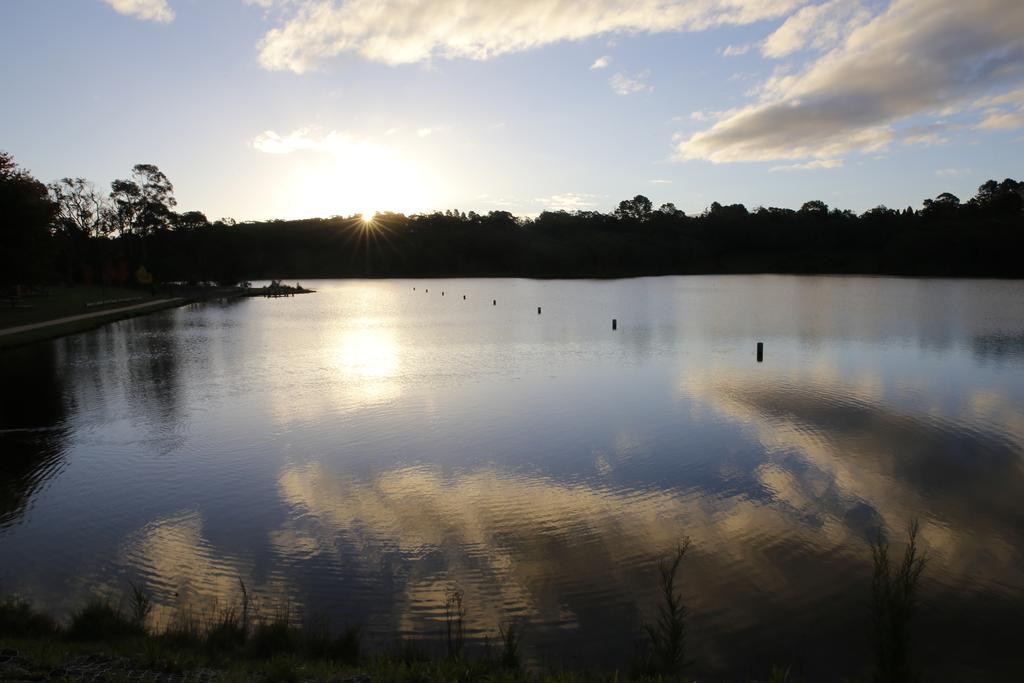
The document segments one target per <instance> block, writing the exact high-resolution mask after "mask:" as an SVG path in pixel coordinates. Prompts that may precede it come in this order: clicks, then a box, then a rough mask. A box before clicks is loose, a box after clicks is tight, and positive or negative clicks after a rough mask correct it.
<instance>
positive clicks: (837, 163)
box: [768, 159, 843, 171]
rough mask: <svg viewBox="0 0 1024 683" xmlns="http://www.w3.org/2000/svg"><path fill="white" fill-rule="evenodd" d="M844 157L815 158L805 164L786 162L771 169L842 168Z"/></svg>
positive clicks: (810, 169)
mask: <svg viewBox="0 0 1024 683" xmlns="http://www.w3.org/2000/svg"><path fill="white" fill-rule="evenodd" d="M842 167H843V160H842V159H815V160H814V161H808V162H806V163H803V164H786V165H784V166H772V167H771V168H770V169H768V170H769V171H814V170H818V169H829V168H842Z"/></svg>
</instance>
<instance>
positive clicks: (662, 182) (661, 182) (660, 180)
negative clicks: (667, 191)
mask: <svg viewBox="0 0 1024 683" xmlns="http://www.w3.org/2000/svg"><path fill="white" fill-rule="evenodd" d="M648 182H650V183H652V184H654V185H671V184H672V181H671V180H665V179H664V178H655V179H654V180H650V181H648Z"/></svg>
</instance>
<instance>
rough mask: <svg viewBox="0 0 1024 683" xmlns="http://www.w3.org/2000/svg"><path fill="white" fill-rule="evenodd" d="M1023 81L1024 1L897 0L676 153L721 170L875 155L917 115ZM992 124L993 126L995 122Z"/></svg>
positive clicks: (774, 79) (778, 77) (775, 78)
mask: <svg viewBox="0 0 1024 683" xmlns="http://www.w3.org/2000/svg"><path fill="white" fill-rule="evenodd" d="M1022 80H1024V2H1021V1H1020V0H971V2H949V1H948V0H893V2H892V3H891V4H890V5H889V7H888V8H887V9H886V10H885V11H884V12H882V13H881V14H879V15H878V16H877V17H875V18H874V19H873V20H872V21H870V22H869V23H867V24H865V25H863V26H860V27H859V28H857V29H856V30H855V31H853V32H852V33H851V34H850V36H849V37H848V38H846V40H845V41H844V43H843V44H842V45H841V46H839V47H837V48H835V49H834V50H832V51H830V52H828V53H827V54H825V55H823V56H822V57H820V58H818V59H817V60H815V61H814V62H812V63H811V64H810V65H808V66H807V67H806V68H804V69H803V70H802V71H800V72H797V73H795V74H792V75H786V74H781V75H776V76H773V77H771V78H769V79H768V80H767V81H766V82H765V83H764V84H762V86H761V88H760V89H759V91H758V93H759V100H758V101H757V102H756V103H754V104H751V105H749V106H746V107H743V108H740V109H736V110H733V111H731V112H727V113H726V114H725V115H724V117H723V118H722V119H721V120H719V121H718V122H717V123H716V124H715V125H714V126H712V127H710V128H708V129H706V130H704V131H700V132H698V133H696V134H693V135H691V136H690V137H689V138H687V139H684V140H682V141H681V142H680V143H679V144H678V146H677V157H678V158H681V159H706V160H710V161H712V162H715V163H722V162H737V161H764V160H775V159H801V158H803V159H807V158H817V159H835V158H839V157H841V156H843V155H845V154H848V153H851V152H854V151H860V152H871V151H877V150H880V149H882V148H884V147H885V146H887V145H888V144H889V143H890V142H891V141H892V140H893V139H894V137H896V134H897V131H896V130H895V128H894V127H895V126H897V125H898V124H900V123H902V122H904V121H905V120H907V119H909V118H911V117H929V116H935V115H936V113H937V112H939V111H940V110H943V109H947V108H948V107H950V106H955V105H957V104H963V103H965V102H967V101H968V100H969V99H970V98H972V97H977V96H979V95H980V96H985V95H990V94H992V93H993V92H994V91H995V92H998V91H999V90H1001V89H1004V88H1007V87H1009V86H1011V85H1014V84H1016V83H1018V82H1020V81H1022ZM992 123H995V122H992Z"/></svg>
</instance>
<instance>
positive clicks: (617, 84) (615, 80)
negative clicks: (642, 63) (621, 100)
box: [608, 69, 654, 95]
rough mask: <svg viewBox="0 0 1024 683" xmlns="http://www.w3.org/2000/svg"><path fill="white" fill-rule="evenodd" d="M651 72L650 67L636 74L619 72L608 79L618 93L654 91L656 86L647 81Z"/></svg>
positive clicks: (628, 93)
mask: <svg viewBox="0 0 1024 683" xmlns="http://www.w3.org/2000/svg"><path fill="white" fill-rule="evenodd" d="M650 76H651V72H650V70H649V69H644V70H643V71H641V72H640V73H638V74H637V75H636V76H627V75H626V74H624V73H617V74H615V75H614V76H612V77H611V78H610V79H609V80H608V85H610V86H612V90H613V91H614V92H615V94H616V95H632V94H634V93H638V92H652V91H653V90H654V86H653V85H650V84H649V83H647V79H648V78H650Z"/></svg>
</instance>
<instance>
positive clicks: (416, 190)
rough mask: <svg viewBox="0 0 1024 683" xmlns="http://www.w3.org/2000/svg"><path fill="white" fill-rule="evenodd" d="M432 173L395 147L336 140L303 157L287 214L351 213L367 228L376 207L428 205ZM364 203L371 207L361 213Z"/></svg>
mask: <svg viewBox="0 0 1024 683" xmlns="http://www.w3.org/2000/svg"><path fill="white" fill-rule="evenodd" d="M439 192H440V189H439V183H438V182H437V174H436V173H433V174H428V173H427V172H426V171H425V170H424V168H423V167H421V166H420V165H419V164H418V163H416V162H415V161H414V160H413V159H411V158H409V157H407V156H405V155H403V154H401V153H400V152H399V150H397V149H394V148H391V147H384V146H380V145H376V144H374V143H371V142H369V141H354V140H342V141H337V142H336V145H335V148H332V149H331V150H330V153H328V154H324V155H320V156H319V157H314V158H311V159H308V160H305V161H304V162H303V163H302V165H300V166H299V167H297V168H296V169H295V170H294V171H293V172H292V176H291V183H290V188H289V194H290V197H289V203H290V204H291V206H292V208H291V210H290V212H291V213H292V214H294V215H296V216H301V217H307V218H308V217H314V216H317V217H328V216H352V215H354V214H359V215H360V217H361V219H362V223H363V224H364V226H366V227H371V224H374V223H375V222H378V221H376V218H375V217H376V216H377V211H398V212H404V213H410V212H415V211H423V210H425V209H426V208H427V207H428V206H430V205H431V204H433V201H432V200H433V197H435V196H436V195H437V194H438V193H439ZM367 206H374V207H376V209H375V210H372V211H366V210H362V211H361V209H365V207H367Z"/></svg>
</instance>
